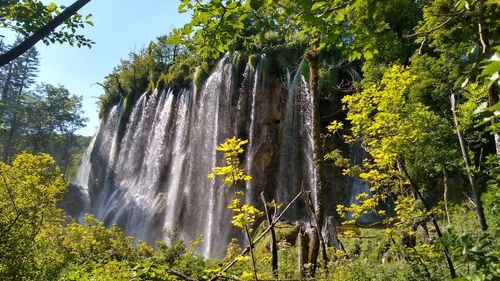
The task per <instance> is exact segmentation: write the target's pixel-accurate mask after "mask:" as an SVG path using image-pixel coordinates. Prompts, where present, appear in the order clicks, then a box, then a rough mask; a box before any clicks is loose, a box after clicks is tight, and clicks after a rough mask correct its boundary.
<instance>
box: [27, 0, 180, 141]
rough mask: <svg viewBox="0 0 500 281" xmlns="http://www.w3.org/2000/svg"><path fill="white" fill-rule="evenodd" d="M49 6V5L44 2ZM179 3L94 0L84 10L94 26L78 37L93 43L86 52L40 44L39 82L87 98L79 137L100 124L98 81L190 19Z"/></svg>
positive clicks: (59, 0) (66, 1)
mask: <svg viewBox="0 0 500 281" xmlns="http://www.w3.org/2000/svg"><path fill="white" fill-rule="evenodd" d="M44 2H50V1H44ZM52 2H55V3H56V4H57V5H66V6H68V5H70V4H71V3H73V1H72V0H52ZM178 3H179V1H177V0H141V1H137V0H136V1H134V0H92V1H90V3H88V4H87V5H86V6H85V7H83V8H82V9H81V10H80V13H81V14H89V13H91V14H92V15H93V17H92V19H91V20H92V21H93V22H94V26H93V27H91V26H89V27H85V29H83V30H80V33H82V34H84V35H86V36H87V37H88V38H90V39H92V40H94V41H95V43H96V44H95V45H94V46H93V47H92V48H91V49H88V48H86V47H84V48H76V47H71V46H69V45H67V44H64V45H60V44H53V45H49V46H46V45H44V44H43V43H39V44H37V48H38V51H39V53H40V67H39V77H38V81H40V82H46V83H51V84H56V85H57V84H61V85H64V86H65V87H66V88H67V89H69V90H70V92H71V93H72V94H76V95H79V96H83V109H84V111H85V116H86V117H87V118H88V119H89V122H87V127H85V128H83V129H81V130H79V131H78V133H79V134H82V135H86V136H90V135H93V134H94V133H95V130H96V127H97V126H98V125H99V120H98V113H97V110H98V108H97V105H96V102H97V97H98V96H100V95H101V94H102V92H103V90H102V88H101V87H100V86H98V85H93V84H95V83H96V82H103V80H104V77H105V76H106V75H107V74H109V73H110V72H111V71H112V69H113V67H114V66H116V65H118V63H119V62H120V59H123V58H127V56H128V54H129V53H130V52H131V51H134V50H139V49H140V48H142V47H145V46H147V44H148V43H149V42H150V41H152V40H154V39H155V38H156V37H157V36H159V35H163V34H167V33H168V32H169V31H170V30H172V28H173V27H180V26H182V25H183V24H184V23H186V22H187V21H188V20H189V15H187V14H178V12H177V6H178Z"/></svg>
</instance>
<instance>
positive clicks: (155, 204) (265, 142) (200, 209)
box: [75, 56, 317, 257]
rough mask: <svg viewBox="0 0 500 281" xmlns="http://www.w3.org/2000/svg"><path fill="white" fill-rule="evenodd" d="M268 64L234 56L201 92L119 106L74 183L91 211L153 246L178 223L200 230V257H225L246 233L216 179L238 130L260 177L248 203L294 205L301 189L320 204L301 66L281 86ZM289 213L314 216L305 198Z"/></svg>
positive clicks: (164, 93)
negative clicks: (234, 221) (240, 63)
mask: <svg viewBox="0 0 500 281" xmlns="http://www.w3.org/2000/svg"><path fill="white" fill-rule="evenodd" d="M268 60H269V58H266V57H265V56H262V57H261V59H260V61H259V62H258V64H257V65H256V66H255V67H250V65H247V66H246V68H245V70H244V72H243V73H239V72H238V69H237V67H236V66H235V65H233V62H232V59H231V58H229V57H227V56H226V57H224V58H223V59H221V60H220V61H219V62H218V63H217V65H216V66H215V67H214V69H213V71H212V73H211V74H210V75H209V76H208V77H207V79H206V80H205V82H204V84H203V85H202V86H201V87H199V89H198V88H197V87H194V86H193V88H192V89H181V90H172V89H166V90H155V91H154V92H152V93H144V94H143V95H141V96H140V97H137V99H136V100H135V102H132V103H131V104H130V101H122V102H120V103H119V104H117V105H115V106H113V107H112V108H111V109H110V111H109V112H108V113H107V115H106V117H105V118H104V119H103V120H102V121H101V125H100V126H99V129H98V132H97V134H96V136H95V137H94V138H93V140H92V142H91V144H90V145H89V147H88V150H87V152H86V153H85V156H84V157H83V161H82V164H81V166H80V169H79V171H78V176H77V179H76V180H75V184H77V185H79V186H80V188H81V189H82V190H83V191H84V192H83V193H85V194H86V196H87V197H86V198H87V199H86V202H87V203H86V207H85V208H84V212H89V213H92V214H93V215H94V216H96V217H97V218H98V219H100V220H102V221H104V222H105V223H106V224H107V225H112V224H118V225H119V226H121V227H122V229H123V230H124V231H125V233H127V234H128V235H132V236H134V237H136V238H137V239H140V240H145V241H147V242H150V243H155V242H156V241H158V240H163V241H167V242H168V241H169V239H170V238H172V237H171V236H169V235H166V233H167V232H168V231H171V230H173V229H177V230H178V233H177V234H178V236H179V237H181V238H182V239H184V240H185V241H190V240H194V239H198V238H199V237H200V236H201V237H202V239H203V242H202V244H201V245H200V247H199V248H198V249H197V251H198V252H199V253H202V254H203V255H205V256H211V257H214V256H219V257H220V256H222V255H224V252H225V248H226V246H227V244H228V243H229V241H230V240H231V238H232V237H239V238H242V235H241V231H239V230H238V229H235V228H234V227H233V226H232V225H231V224H230V221H231V217H232V213H231V211H230V210H229V209H228V208H227V205H228V204H229V202H230V201H231V199H232V197H231V196H233V195H232V194H233V193H232V191H230V190H228V188H227V187H225V186H224V185H223V183H222V181H221V180H220V179H217V178H215V179H208V178H207V175H208V174H209V173H211V172H213V170H214V167H215V166H222V165H224V157H223V155H222V153H220V152H218V151H216V148H217V146H218V145H219V144H220V143H222V142H224V140H225V139H227V138H229V137H233V136H234V135H236V136H238V137H243V138H247V139H248V140H249V143H248V145H247V146H246V147H245V150H246V151H245V155H244V157H242V163H243V165H244V167H245V168H246V172H247V173H248V174H250V175H252V177H253V178H254V179H253V180H252V182H250V183H248V184H246V185H241V186H238V187H237V188H242V189H243V188H246V189H247V191H246V193H247V197H246V200H247V202H248V203H250V204H255V205H257V206H258V207H260V206H259V204H261V203H260V201H256V198H257V195H258V194H259V193H260V192H262V191H264V192H265V193H266V196H268V199H270V200H272V199H276V201H277V202H288V201H289V200H290V199H291V198H293V197H294V196H295V195H296V194H297V193H298V192H299V190H300V188H301V186H303V187H304V189H305V190H308V191H311V193H312V196H313V199H314V202H317V198H316V197H317V196H316V192H315V187H316V182H315V179H314V164H313V161H312V159H311V157H312V149H313V139H312V136H311V131H310V125H311V122H312V120H311V119H310V118H311V114H310V113H311V106H312V105H311V100H310V97H309V92H308V85H307V82H306V80H305V78H304V77H303V76H302V75H301V69H302V63H301V64H300V66H299V68H298V70H297V71H296V72H295V74H294V75H293V76H292V75H291V74H290V73H289V74H288V75H287V76H286V77H287V82H286V83H284V84H281V83H277V82H276V81H280V80H279V79H280V77H279V76H270V75H271V74H269V73H266V72H265V71H264V69H267V68H268V67H270V65H271V67H272V63H271V62H269V61H268ZM265 64H266V67H263V66H264V65H265ZM286 218H287V219H289V220H297V219H308V214H307V212H304V205H303V203H301V202H298V203H296V204H294V206H293V208H292V209H291V210H290V211H289V212H288V213H287V215H286Z"/></svg>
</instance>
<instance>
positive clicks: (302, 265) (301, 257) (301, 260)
mask: <svg viewBox="0 0 500 281" xmlns="http://www.w3.org/2000/svg"><path fill="white" fill-rule="evenodd" d="M307 245H308V242H307V235H306V234H305V233H304V232H303V229H302V228H300V229H299V233H298V234H297V263H298V267H299V275H300V278H304V277H305V276H306V273H305V272H306V264H307V252H308V251H307Z"/></svg>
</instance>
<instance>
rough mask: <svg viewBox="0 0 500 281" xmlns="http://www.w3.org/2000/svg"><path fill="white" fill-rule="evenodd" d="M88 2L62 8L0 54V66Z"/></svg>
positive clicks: (81, 0) (28, 47) (45, 35)
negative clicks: (50, 18)
mask: <svg viewBox="0 0 500 281" xmlns="http://www.w3.org/2000/svg"><path fill="white" fill-rule="evenodd" d="M88 2H90V0H77V1H75V3H73V4H71V6H69V7H67V8H66V9H64V11H62V12H61V13H60V14H59V15H57V16H56V17H54V18H53V19H52V20H51V21H49V22H48V23H47V24H46V25H44V26H43V27H42V28H40V29H39V30H38V31H36V32H35V33H33V34H32V35H30V36H29V37H28V38H26V39H25V40H24V41H23V42H21V44H19V45H17V46H15V47H13V48H12V49H10V50H9V51H7V52H6V53H5V54H2V55H0V67H1V66H4V65H6V64H8V63H9V62H11V61H13V60H14V59H16V58H17V57H19V56H20V55H22V54H24V53H25V52H26V51H28V50H29V49H30V48H32V47H33V46H35V44H36V43H38V41H40V40H42V39H43V38H44V37H47V36H48V35H49V34H50V33H51V32H53V31H54V30H55V29H56V28H57V27H58V26H59V25H61V24H62V23H63V22H64V21H66V20H67V19H69V18H70V17H71V16H73V15H74V14H76V13H77V12H78V10H80V9H81V8H82V7H83V6H85V5H86V4H87V3H88Z"/></svg>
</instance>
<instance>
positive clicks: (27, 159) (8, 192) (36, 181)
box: [0, 153, 67, 280]
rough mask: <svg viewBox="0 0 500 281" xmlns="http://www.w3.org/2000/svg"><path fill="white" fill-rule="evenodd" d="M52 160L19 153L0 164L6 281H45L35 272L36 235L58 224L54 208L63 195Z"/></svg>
mask: <svg viewBox="0 0 500 281" xmlns="http://www.w3.org/2000/svg"><path fill="white" fill-rule="evenodd" d="M66 188H67V184H66V182H65V181H64V179H63V177H62V174H61V172H60V170H59V169H58V168H57V166H56V163H55V161H54V160H53V159H52V158H51V157H50V156H49V155H47V154H41V155H38V156H35V155H31V154H26V153H22V154H19V155H18V156H17V157H16V158H15V159H14V161H13V162H12V165H8V164H5V163H0V206H1V208H0V249H1V250H0V274H1V275H2V278H5V280H20V279H24V278H28V279H39V278H41V279H44V277H43V276H37V275H38V274H41V272H38V270H37V269H40V268H39V267H38V266H35V265H36V260H37V259H39V258H40V257H39V256H37V255H38V254H41V256H43V255H45V254H47V253H44V252H42V253H40V252H39V251H38V249H39V246H40V245H38V242H37V237H38V234H39V233H40V232H41V231H42V229H44V228H46V227H48V226H49V225H54V224H56V225H57V224H61V223H62V218H63V212H62V210H61V209H59V208H57V207H56V203H57V202H58V200H59V198H60V196H61V195H62V193H63V192H65V190H66Z"/></svg>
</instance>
